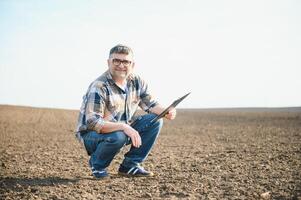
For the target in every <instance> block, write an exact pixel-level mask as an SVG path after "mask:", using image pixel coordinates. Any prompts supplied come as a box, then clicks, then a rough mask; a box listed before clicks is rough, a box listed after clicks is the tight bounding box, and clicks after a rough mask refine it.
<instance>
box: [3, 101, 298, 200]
mask: <svg viewBox="0 0 301 200" xmlns="http://www.w3.org/2000/svg"><path fill="white" fill-rule="evenodd" d="M298 110H299V111H298ZM287 111H290V112H287ZM76 120H77V111H70V110H69V111H68V110H57V109H37V108H27V107H13V106H0V137H1V141H0V179H1V180H0V199H260V198H262V199H299V200H300V199H301V111H300V108H296V109H291V110H285V109H284V110H260V109H259V110H243V111H242V110H180V111H178V117H177V119H176V120H174V121H171V122H168V121H165V125H164V127H163V130H162V132H161V135H160V137H159V140H158V142H157V144H156V146H155V147H154V149H153V151H152V153H151V154H150V156H149V158H148V160H147V161H146V162H145V163H144V167H145V168H146V169H149V170H151V171H153V172H155V173H156V176H155V177H152V178H125V177H120V176H118V175H117V169H118V166H119V164H120V163H121V161H122V155H123V153H124V152H125V151H126V150H127V149H128V147H126V148H125V149H123V151H122V152H120V153H119V154H118V156H117V157H116V159H115V160H114V161H113V163H112V164H111V166H110V167H109V169H108V170H109V173H110V174H111V175H110V177H109V178H107V179H104V180H95V179H94V178H93V177H92V176H91V173H90V170H89V168H88V156H87V155H86V152H85V150H84V149H83V148H82V147H81V145H80V144H79V143H78V142H77V140H75V137H74V133H73V131H74V129H75V125H76Z"/></svg>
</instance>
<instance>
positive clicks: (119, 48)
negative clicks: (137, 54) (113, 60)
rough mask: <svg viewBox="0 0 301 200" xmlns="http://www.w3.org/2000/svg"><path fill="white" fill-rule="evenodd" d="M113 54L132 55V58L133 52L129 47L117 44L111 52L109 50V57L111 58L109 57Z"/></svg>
mask: <svg viewBox="0 0 301 200" xmlns="http://www.w3.org/2000/svg"><path fill="white" fill-rule="evenodd" d="M113 53H117V54H126V55H129V54H132V56H134V54H133V51H132V49H131V48H130V47H128V46H126V45H123V44H117V45H116V46H114V47H113V48H112V49H111V50H110V55H109V57H111V55H112V54H113Z"/></svg>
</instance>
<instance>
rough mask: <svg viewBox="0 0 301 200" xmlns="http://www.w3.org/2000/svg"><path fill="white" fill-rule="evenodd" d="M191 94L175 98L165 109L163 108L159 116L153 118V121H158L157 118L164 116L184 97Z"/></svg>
mask: <svg viewBox="0 0 301 200" xmlns="http://www.w3.org/2000/svg"><path fill="white" fill-rule="evenodd" d="M189 94H190V92H189V93H187V94H185V95H184V96H182V97H180V98H178V99H177V100H175V101H174V102H172V104H170V105H169V106H168V107H167V108H166V109H165V110H163V112H161V113H160V114H159V115H158V116H157V117H155V118H154V119H152V121H151V123H154V122H156V121H157V120H159V119H160V118H162V117H164V116H165V115H166V114H167V113H168V112H169V111H170V110H171V109H173V108H175V107H176V106H177V105H178V104H179V103H180V102H181V101H183V99H185V98H186V97H187V96H188V95H189Z"/></svg>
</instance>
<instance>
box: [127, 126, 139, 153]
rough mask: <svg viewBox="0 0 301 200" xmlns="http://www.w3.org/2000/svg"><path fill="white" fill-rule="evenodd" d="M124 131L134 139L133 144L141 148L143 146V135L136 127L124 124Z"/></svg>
mask: <svg viewBox="0 0 301 200" xmlns="http://www.w3.org/2000/svg"><path fill="white" fill-rule="evenodd" d="M123 131H124V133H125V134H126V135H127V136H129V137H130V138H131V140H132V144H133V146H134V147H136V148H139V147H140V146H141V137H140V135H139V133H138V131H136V130H135V129H133V128H132V127H131V126H129V125H127V124H124V128H123Z"/></svg>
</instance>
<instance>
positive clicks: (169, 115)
mask: <svg viewBox="0 0 301 200" xmlns="http://www.w3.org/2000/svg"><path fill="white" fill-rule="evenodd" d="M176 115H177V110H176V109H175V108H173V109H171V110H170V111H169V112H168V113H167V114H166V115H165V118H166V119H169V120H173V119H175V118H176Z"/></svg>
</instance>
